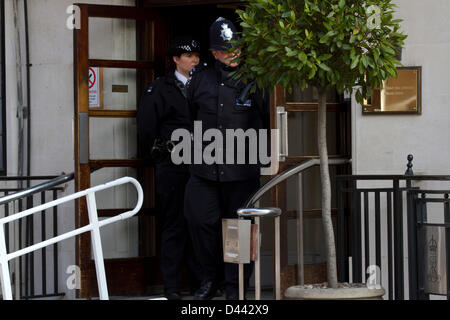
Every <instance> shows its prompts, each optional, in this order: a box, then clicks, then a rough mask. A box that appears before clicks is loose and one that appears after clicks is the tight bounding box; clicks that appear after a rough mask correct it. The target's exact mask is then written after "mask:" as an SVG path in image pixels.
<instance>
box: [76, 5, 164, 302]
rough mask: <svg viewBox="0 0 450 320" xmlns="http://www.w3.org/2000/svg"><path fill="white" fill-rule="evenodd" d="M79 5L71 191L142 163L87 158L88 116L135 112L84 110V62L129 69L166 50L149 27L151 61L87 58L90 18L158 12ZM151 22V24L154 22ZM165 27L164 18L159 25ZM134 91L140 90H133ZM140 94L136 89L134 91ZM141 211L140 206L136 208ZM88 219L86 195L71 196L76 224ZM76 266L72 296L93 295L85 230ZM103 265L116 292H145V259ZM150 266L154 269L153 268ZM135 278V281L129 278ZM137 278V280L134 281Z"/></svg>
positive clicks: (147, 16)
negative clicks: (106, 172)
mask: <svg viewBox="0 0 450 320" xmlns="http://www.w3.org/2000/svg"><path fill="white" fill-rule="evenodd" d="M75 6H77V7H78V8H79V9H80V28H79V29H74V98H75V104H74V107H75V109H74V113H75V117H74V155H75V192H78V191H80V190H84V189H87V188H89V187H90V174H91V171H93V170H95V169H99V168H104V167H140V166H142V164H143V161H142V159H104V160H91V159H89V117H90V116H92V117H108V118H111V117H128V118H131V117H135V116H136V111H129V110H117V111H116V110H95V111H93V110H89V87H88V77H89V72H88V68H89V67H91V66H92V67H104V68H132V69H136V70H139V69H153V70H155V69H157V64H158V62H160V61H156V60H157V59H156V58H157V57H164V53H165V49H166V48H165V39H164V36H165V32H154V35H155V40H154V42H155V43H161V44H163V45H160V46H156V47H155V48H154V50H155V52H154V53H155V54H154V57H155V60H153V61H150V60H138V61H128V60H106V59H101V60H100V59H89V18H118V19H133V20H136V21H149V20H151V21H159V19H160V17H159V16H158V15H157V14H156V13H155V12H154V11H152V10H151V9H150V8H137V7H127V6H110V5H94V4H81V3H80V4H75ZM155 25H156V23H155ZM159 25H160V26H161V27H164V23H162V24H159ZM136 52H137V55H139V56H138V59H142V58H145V57H143V56H142V51H141V50H140V48H136ZM138 91H139V90H138ZM137 94H138V95H139V92H137ZM125 210H126V209H124V210H121V209H109V210H99V217H101V216H111V215H115V214H117V213H118V211H121V212H122V211H125ZM140 213H142V210H141V211H140ZM140 213H138V214H140ZM88 223H89V218H88V213H87V205H86V201H85V198H84V197H83V198H79V199H77V200H76V201H75V226H76V228H79V227H82V226H84V225H87V224H88ZM75 247H76V248H75V250H76V265H77V266H78V267H79V268H80V273H81V275H80V278H81V284H80V285H81V288H80V289H79V290H77V297H83V298H84V297H93V296H97V295H98V290H97V285H96V277H95V266H94V262H93V260H92V259H91V240H90V234H89V233H84V234H81V235H79V236H77V237H76V241H75ZM129 268H131V269H133V270H135V271H136V270H137V271H136V272H134V273H133V274H127V276H129V277H123V272H124V271H127V269H129ZM105 269H106V272H107V276H108V278H107V280H108V279H115V280H118V281H120V279H123V280H122V282H123V284H122V285H118V286H117V288H115V287H112V288H111V287H109V288H108V289H109V290H110V291H113V292H112V293H114V291H116V292H119V294H127V291H128V290H131V291H130V292H133V293H135V294H145V290H146V288H145V283H146V281H145V277H146V275H145V273H144V272H143V270H147V273H148V272H150V271H151V269H152V266H151V265H149V261H148V259H145V258H141V257H138V258H131V259H109V260H108V259H106V260H105ZM153 271H154V270H153ZM133 281H134V282H133ZM138 282H142V283H138ZM133 284H136V285H141V287H140V288H138V289H137V291H138V292H135V291H136V288H132V287H131V286H132V285H133Z"/></svg>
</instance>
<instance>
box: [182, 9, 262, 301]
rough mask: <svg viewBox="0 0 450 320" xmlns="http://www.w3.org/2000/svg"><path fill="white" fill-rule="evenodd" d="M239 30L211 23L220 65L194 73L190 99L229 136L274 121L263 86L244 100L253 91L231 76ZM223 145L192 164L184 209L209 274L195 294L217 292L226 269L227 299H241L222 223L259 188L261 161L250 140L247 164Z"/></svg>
mask: <svg viewBox="0 0 450 320" xmlns="http://www.w3.org/2000/svg"><path fill="white" fill-rule="evenodd" d="M236 34H237V30H236V28H235V26H234V24H233V23H232V22H231V21H230V20H228V19H225V18H222V17H220V18H218V19H217V20H216V21H215V22H214V23H213V24H212V25H211V27H210V34H209V35H210V46H209V48H210V52H211V53H212V55H213V56H214V58H215V60H216V61H215V64H214V65H213V66H211V67H209V68H207V69H205V70H202V71H201V72H198V73H196V74H194V75H193V77H192V79H191V81H190V82H189V85H188V94H187V100H188V104H189V107H190V109H191V113H192V116H193V120H195V121H199V123H201V125H202V130H203V132H205V131H206V130H208V129H216V130H219V131H220V132H221V133H222V136H223V137H224V139H223V140H224V141H225V137H226V130H227V129H233V130H238V129H242V130H243V131H246V130H248V129H255V130H256V132H258V130H259V129H264V128H266V129H268V128H269V123H270V120H269V101H268V95H267V94H266V95H265V97H264V96H263V95H262V93H261V92H260V91H259V90H258V89H257V90H256V92H255V93H253V94H249V95H248V96H246V97H244V99H242V93H243V92H248V88H247V85H245V84H244V83H242V82H240V81H238V80H233V79H231V77H230V72H232V71H235V70H236V69H237V68H238V67H239V62H238V61H236V60H235V59H236V58H238V57H239V55H240V51H239V49H237V48H236V49H235V50H233V48H232V42H231V41H232V40H233V39H235V37H236ZM194 133H195V132H194ZM194 139H196V137H195V135H194ZM194 144H195V142H194ZM236 144H237V143H236V139H235V146H236ZM205 146H208V143H203V147H202V151H204V150H205ZM222 150H223V157H224V159H223V161H215V162H214V163H212V164H207V163H205V161H202V163H201V164H197V163H194V164H192V165H191V166H190V169H191V178H190V179H189V181H188V183H187V185H186V194H185V211H184V213H185V215H186V218H187V221H188V224H189V229H190V231H191V233H190V234H191V236H192V243H193V246H194V251H195V252H196V255H197V257H198V258H199V263H200V266H201V271H202V275H203V279H202V284H201V286H200V288H199V289H198V290H197V292H196V293H195V295H194V299H198V300H207V299H212V298H213V297H214V294H215V293H216V290H217V288H218V286H219V281H220V278H221V275H222V274H223V273H224V277H225V290H226V291H225V292H226V298H227V299H238V297H239V290H238V288H239V286H238V279H239V277H238V265H237V264H232V263H224V262H223V250H222V249H223V248H222V236H221V230H222V227H221V223H222V219H223V218H237V212H236V211H237V209H239V208H241V207H242V206H243V205H244V203H245V201H246V200H247V199H248V198H249V197H250V196H251V195H252V194H253V193H254V192H255V191H256V190H257V189H258V188H259V179H260V168H261V165H260V164H259V163H256V164H252V163H250V162H249V161H248V159H249V142H247V145H246V150H245V153H246V156H245V159H246V162H245V163H244V164H238V162H237V152H236V150H234V159H233V161H231V163H230V161H229V159H228V160H227V159H226V157H227V155H229V154H231V152H233V150H227V149H226V145H224V146H223V149H222ZM194 152H196V151H195V150H194ZM208 163H210V162H208ZM250 275H251V265H250V264H246V265H245V271H244V277H245V280H246V283H248V279H249V278H250Z"/></svg>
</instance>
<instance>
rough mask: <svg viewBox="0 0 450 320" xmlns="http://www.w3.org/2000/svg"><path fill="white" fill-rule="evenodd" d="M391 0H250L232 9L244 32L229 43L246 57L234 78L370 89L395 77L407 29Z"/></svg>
mask: <svg viewBox="0 0 450 320" xmlns="http://www.w3.org/2000/svg"><path fill="white" fill-rule="evenodd" d="M394 7H395V5H394V4H393V3H391V0H249V1H248V4H247V5H246V7H245V9H242V10H237V13H238V15H239V17H240V25H241V27H242V33H241V34H240V36H239V38H238V39H237V40H236V41H235V43H234V44H235V46H238V47H240V48H242V54H241V57H240V59H241V61H242V62H244V63H243V64H242V67H241V68H240V71H239V72H238V74H237V75H238V77H240V78H242V79H243V80H244V81H248V80H249V79H256V83H257V84H258V86H259V87H261V88H265V87H270V88H273V86H274V85H277V84H279V85H281V86H283V87H285V88H287V89H288V90H290V88H291V86H292V85H293V84H300V85H301V87H302V88H306V87H308V86H316V87H327V88H335V89H336V90H337V91H338V93H342V92H343V91H348V92H351V90H352V89H353V87H355V86H356V87H359V90H358V92H357V93H356V98H357V100H358V101H359V102H362V99H363V98H364V97H367V96H368V94H369V91H370V90H369V89H370V88H378V87H381V85H382V81H383V80H386V79H387V78H388V77H389V76H393V77H396V66H398V65H400V62H399V61H398V60H397V59H396V56H397V54H398V51H399V49H400V48H401V47H402V46H403V40H404V39H405V38H406V35H404V34H402V33H401V32H400V31H399V28H400V24H399V23H400V22H401V21H402V20H401V19H394V16H393V13H394V11H393V8H394Z"/></svg>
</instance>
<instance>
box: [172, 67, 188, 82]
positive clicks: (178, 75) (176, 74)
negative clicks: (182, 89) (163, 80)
mask: <svg viewBox="0 0 450 320" xmlns="http://www.w3.org/2000/svg"><path fill="white" fill-rule="evenodd" d="M175 77H177V79H178V80H180V81H181V82H183V84H184V85H186V82H187V81H188V80H189V79H188V78H186V77H185V76H184V75H182V74H181V73H179V72H178V71H177V70H175Z"/></svg>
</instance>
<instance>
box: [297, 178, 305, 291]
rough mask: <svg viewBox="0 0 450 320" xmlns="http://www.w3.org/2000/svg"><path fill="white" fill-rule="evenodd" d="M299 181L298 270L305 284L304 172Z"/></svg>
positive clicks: (301, 283)
mask: <svg viewBox="0 0 450 320" xmlns="http://www.w3.org/2000/svg"><path fill="white" fill-rule="evenodd" d="M297 183H298V216H297V257H298V258H297V259H298V260H297V264H298V266H297V268H298V269H297V272H298V275H297V276H298V278H297V281H298V284H299V285H303V284H304V283H305V271H304V270H305V268H304V266H305V262H304V253H303V180H302V174H301V173H299V174H298V175H297Z"/></svg>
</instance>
